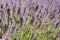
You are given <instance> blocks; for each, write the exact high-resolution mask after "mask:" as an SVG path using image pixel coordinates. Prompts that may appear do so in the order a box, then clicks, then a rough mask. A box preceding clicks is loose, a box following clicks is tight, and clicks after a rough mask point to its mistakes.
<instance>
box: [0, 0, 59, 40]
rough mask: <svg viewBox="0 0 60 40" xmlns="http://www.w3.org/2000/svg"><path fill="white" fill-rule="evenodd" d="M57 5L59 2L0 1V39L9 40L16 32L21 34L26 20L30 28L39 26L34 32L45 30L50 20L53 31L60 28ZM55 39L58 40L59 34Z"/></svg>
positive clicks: (47, 0)
mask: <svg viewBox="0 0 60 40" xmlns="http://www.w3.org/2000/svg"><path fill="white" fill-rule="evenodd" d="M59 4H60V1H59V0H0V39H2V40H11V36H12V35H13V34H14V33H15V32H16V31H18V33H21V31H22V29H23V28H24V26H25V25H26V22H27V21H28V19H30V24H29V25H30V26H36V25H37V24H39V25H38V27H37V28H35V29H34V30H37V29H38V30H40V29H42V28H43V29H46V30H47V27H48V26H47V24H51V23H50V22H52V20H53V22H52V26H53V27H52V28H53V30H54V29H55V28H60V5H59ZM31 31H32V30H31ZM57 38H60V33H59V32H58V33H57V35H56V37H55V38H54V40H57ZM17 40H18V39H17Z"/></svg>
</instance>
